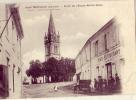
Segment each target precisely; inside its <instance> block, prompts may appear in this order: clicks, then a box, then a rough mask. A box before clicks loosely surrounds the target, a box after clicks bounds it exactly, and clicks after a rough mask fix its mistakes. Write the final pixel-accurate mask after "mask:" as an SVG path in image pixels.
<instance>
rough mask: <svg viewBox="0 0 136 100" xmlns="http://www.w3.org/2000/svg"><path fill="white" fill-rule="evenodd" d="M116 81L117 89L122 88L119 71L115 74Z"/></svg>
mask: <svg viewBox="0 0 136 100" xmlns="http://www.w3.org/2000/svg"><path fill="white" fill-rule="evenodd" d="M115 81H116V84H115V87H116V89H117V90H120V88H121V86H120V78H119V76H118V74H117V73H116V74H115Z"/></svg>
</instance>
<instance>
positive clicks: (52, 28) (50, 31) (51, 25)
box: [48, 11, 56, 34]
mask: <svg viewBox="0 0 136 100" xmlns="http://www.w3.org/2000/svg"><path fill="white" fill-rule="evenodd" d="M48 34H56V30H55V25H54V21H53V16H52V11H50V19H49V26H48Z"/></svg>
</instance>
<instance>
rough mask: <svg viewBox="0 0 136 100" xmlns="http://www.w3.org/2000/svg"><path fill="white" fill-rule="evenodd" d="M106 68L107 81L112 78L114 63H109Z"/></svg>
mask: <svg viewBox="0 0 136 100" xmlns="http://www.w3.org/2000/svg"><path fill="white" fill-rule="evenodd" d="M106 68H107V79H110V77H111V76H112V63H111V62H110V63H107V64H106Z"/></svg>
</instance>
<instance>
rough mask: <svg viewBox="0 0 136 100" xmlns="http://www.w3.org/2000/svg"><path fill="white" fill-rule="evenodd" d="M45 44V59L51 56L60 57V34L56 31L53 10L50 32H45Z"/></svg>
mask: <svg viewBox="0 0 136 100" xmlns="http://www.w3.org/2000/svg"><path fill="white" fill-rule="evenodd" d="M44 45H45V61H47V60H48V59H49V58H51V57H54V58H56V59H58V60H59V59H60V35H59V32H58V33H56V29H55V25H54V21H53V16H52V12H50V19H49V26H48V32H47V34H46V33H45V37H44Z"/></svg>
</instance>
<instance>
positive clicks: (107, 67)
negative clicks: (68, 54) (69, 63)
mask: <svg viewBox="0 0 136 100" xmlns="http://www.w3.org/2000/svg"><path fill="white" fill-rule="evenodd" d="M124 61H125V60H124V57H123V41H122V39H121V34H120V30H119V23H118V22H117V21H116V19H115V18H113V19H111V20H110V21H109V22H107V23H106V24H105V25H104V26H103V27H102V28H101V29H100V30H98V31H97V32H96V33H95V34H93V35H92V36H91V37H90V38H89V39H88V40H87V42H86V43H85V45H84V46H83V48H82V49H81V51H80V52H79V53H78V55H77V56H76V59H75V63H76V75H77V80H79V79H82V80H87V79H90V80H91V81H92V84H94V79H97V80H98V77H102V78H103V79H106V80H109V79H110V77H111V76H112V77H115V74H118V76H119V78H120V79H121V69H122V66H123V65H124Z"/></svg>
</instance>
